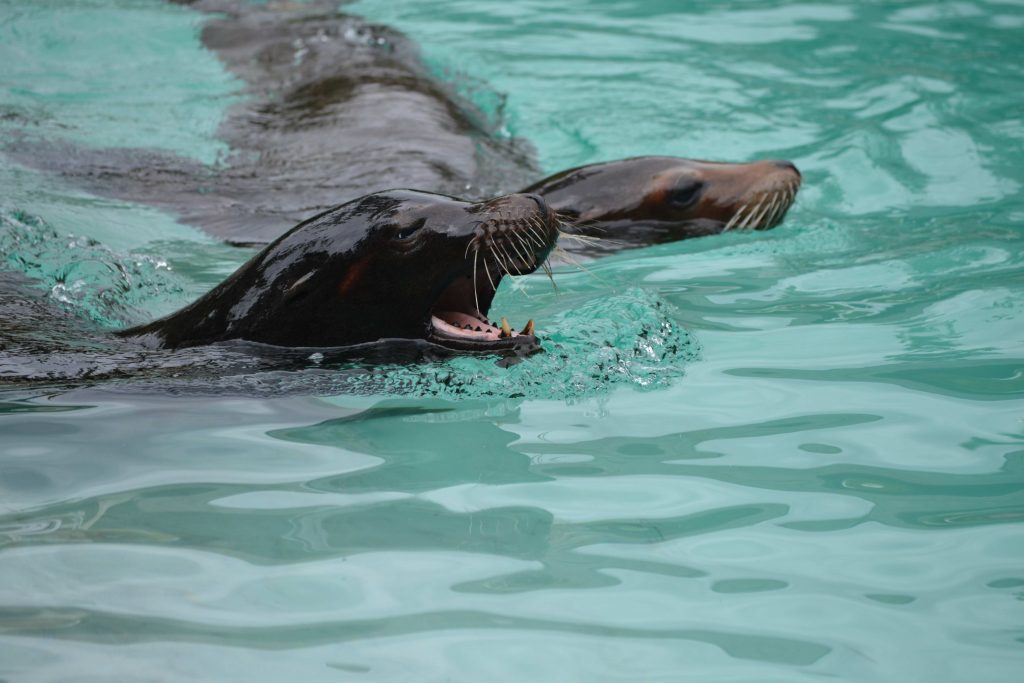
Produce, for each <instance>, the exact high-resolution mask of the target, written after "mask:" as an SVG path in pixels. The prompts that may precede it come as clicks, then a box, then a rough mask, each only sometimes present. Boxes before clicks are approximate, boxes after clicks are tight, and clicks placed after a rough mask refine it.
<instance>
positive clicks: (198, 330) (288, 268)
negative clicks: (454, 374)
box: [119, 190, 558, 353]
mask: <svg viewBox="0 0 1024 683" xmlns="http://www.w3.org/2000/svg"><path fill="white" fill-rule="evenodd" d="M557 236H558V221H557V218H556V216H555V214H554V212H553V211H552V210H551V208H550V207H548V205H547V204H546V203H545V202H544V201H543V200H542V199H541V198H539V197H537V196H535V195H524V194H518V195H508V196H504V197H499V198H497V199H492V200H490V201H486V202H481V203H476V204H473V203H469V202H464V201H460V200H457V199H453V198H451V197H447V196H443V195H437V194H431V193H426V192H417V191H412V190H392V191H387V192H377V193H374V194H370V195H366V196H364V197H361V198H359V199H356V200H353V201H351V202H348V203H347V204H343V205H341V206H338V207H335V208H333V209H331V210H329V211H326V212H324V213H322V214H320V215H318V216H315V217H313V218H310V219H309V220H307V221H305V222H303V223H300V224H299V225H297V226H296V227H295V228H293V229H292V230H291V231H289V232H288V233H286V234H285V235H283V236H282V237H280V238H279V239H277V240H276V241H274V242H273V243H272V244H270V245H269V246H267V247H266V248H265V249H263V251H261V252H260V253H259V254H257V255H256V256H254V257H253V258H252V259H251V260H249V261H248V262H247V263H246V264H245V265H243V266H242V267H241V268H239V269H238V270H237V271H236V272H235V273H234V274H233V275H232V276H230V277H229V278H228V279H227V280H225V281H224V282H223V283H221V284H220V285H218V286H217V287H215V288H214V289H213V290H211V291H210V292H209V293H207V294H206V295H205V296H203V297H201V298H200V299H198V300H197V301H195V302H194V303H192V304H191V305H189V306H187V307H186V308H184V309H182V310H180V311H178V312H177V313H174V314H172V315H169V316H167V317H165V318H162V319H160V320H157V321H155V322H151V323H149V324H146V325H142V326H140V327H135V328H131V329H128V330H124V331H122V332H120V333H119V334H120V335H121V336H123V337H133V338H137V339H139V340H140V341H143V342H144V343H148V344H151V345H153V346H161V347H165V348H182V347H188V346H198V345H205V344H211V343H215V342H220V341H227V340H235V339H238V340H246V341H250V342H260V343H264V344H271V345H275V346H301V347H347V346H353V345H359V344H365V343H371V342H378V341H381V340H424V341H427V342H430V343H433V344H436V345H438V346H441V347H444V348H446V349H451V350H455V351H459V352H488V353H493V352H502V351H516V352H517V353H522V352H530V351H532V350H536V349H537V348H539V345H538V343H537V337H536V333H535V330H534V325H533V321H532V320H531V321H529V322H527V323H526V324H525V325H524V326H523V328H522V329H521V330H520V331H515V330H513V329H512V327H511V326H510V325H509V324H508V323H507V322H506V321H505V319H504V318H501V323H493V322H489V320H488V317H487V314H488V312H489V309H490V307H491V302H492V300H493V298H494V294H495V292H496V290H497V288H498V285H499V284H500V282H501V279H502V276H503V275H506V274H507V275H522V274H526V273H530V272H533V271H534V270H536V269H537V268H538V267H539V266H540V265H541V264H542V263H543V262H544V260H545V259H546V258H547V256H548V254H549V252H550V251H551V248H552V246H553V245H554V243H555V240H556V238H557Z"/></svg>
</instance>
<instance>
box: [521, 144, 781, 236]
mask: <svg viewBox="0 0 1024 683" xmlns="http://www.w3.org/2000/svg"><path fill="white" fill-rule="evenodd" d="M800 182H801V176H800V171H798V170H797V168H796V166H794V165H793V164H792V162H789V161H754V162H749V163H726V162H720V161H700V160H695V159H681V158H679V157H663V156H647V157H636V158H632V159H622V160H619V161H608V162H603V163H598V164H590V165H588V166H580V167H577V168H572V169H569V170H567V171H562V172H561V173H557V174H555V175H553V176H550V177H548V178H545V179H544V180H541V181H540V182H537V183H534V184H533V185H531V186H529V187H527V188H526V189H524V190H523V192H530V193H533V194H537V195H540V196H541V197H543V198H544V201H546V202H547V203H548V204H549V205H550V206H551V208H553V209H554V210H555V211H556V212H558V214H559V215H560V217H562V218H563V219H564V220H565V225H564V227H563V230H564V232H566V233H568V234H575V235H584V236H591V237H595V238H598V239H597V240H596V241H589V240H586V241H584V242H583V243H582V244H583V248H582V250H583V251H592V252H597V253H600V252H606V251H612V250H615V249H619V248H622V247H624V246H642V245H646V244H657V243H661V242H672V241H675V240H681V239H686V238H690V237H700V236H703V235H714V234H718V233H721V232H728V231H730V230H767V229H769V228H773V227H775V226H776V225H778V224H779V223H781V222H782V219H783V218H785V216H786V212H787V211H788V210H789V208H790V206H792V204H793V201H794V199H795V198H796V193H797V191H798V190H799V189H800Z"/></svg>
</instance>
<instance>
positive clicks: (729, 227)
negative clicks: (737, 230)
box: [722, 204, 750, 232]
mask: <svg viewBox="0 0 1024 683" xmlns="http://www.w3.org/2000/svg"><path fill="white" fill-rule="evenodd" d="M748 206H750V205H749V204H744V205H743V206H741V207H740V209H739V211H737V212H736V213H734V214H733V215H732V218H730V219H729V222H728V223H726V224H725V227H724V228H722V232H729V231H730V230H732V229H733V226H735V225H736V223H737V222H738V221H739V219H740V216H742V215H743V212H744V211H746V209H747V207H748Z"/></svg>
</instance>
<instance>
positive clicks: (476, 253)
mask: <svg viewBox="0 0 1024 683" xmlns="http://www.w3.org/2000/svg"><path fill="white" fill-rule="evenodd" d="M478 256H480V250H479V249H476V250H474V251H473V303H474V304H476V312H477V314H479V313H480V290H479V289H477V286H476V262H477V257H478Z"/></svg>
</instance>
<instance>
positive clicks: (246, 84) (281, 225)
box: [4, 0, 538, 244]
mask: <svg viewBox="0 0 1024 683" xmlns="http://www.w3.org/2000/svg"><path fill="white" fill-rule="evenodd" d="M179 4H185V5H188V6H190V7H192V8H194V9H197V10H201V11H206V12H210V14H209V18H208V19H206V21H205V22H204V23H203V25H202V29H201V40H202V43H203V45H204V47H206V48H207V49H209V50H210V51H212V52H214V53H215V54H216V55H217V56H218V58H219V59H220V60H221V62H222V63H223V64H224V66H225V67H226V69H227V70H228V71H230V72H231V73H232V74H234V75H235V76H236V77H237V78H238V79H239V80H240V82H241V83H242V84H243V91H242V92H243V94H244V97H243V98H240V99H239V101H237V103H236V104H233V105H232V106H230V107H229V108H228V110H227V112H226V114H225V116H224V119H223V121H222V123H221V124H220V127H219V129H218V132H217V136H218V137H219V138H220V139H221V140H222V141H223V142H225V143H226V144H227V145H228V146H229V148H230V152H229V154H228V155H227V157H226V158H225V159H224V160H223V161H222V163H218V164H216V165H214V166H207V165H204V164H201V163H199V162H196V161H194V160H191V159H185V158H182V157H178V156H175V155H174V154H171V153H169V152H163V151H155V150H146V149H92V148H86V147H80V146H75V145H72V144H70V143H66V142H59V141H51V140H46V141H41V140H33V139H32V138H31V137H29V135H30V134H31V131H30V130H28V131H26V136H25V137H24V138H23V139H21V140H14V141H8V144H7V145H4V147H6V150H7V152H8V153H9V154H12V155H13V156H14V157H15V158H16V159H18V160H19V161H20V162H22V163H24V164H26V165H28V166H32V167H36V168H41V169H43V170H47V171H51V172H55V173H57V174H60V175H61V176H62V177H64V178H65V179H67V180H68V181H69V182H71V183H72V184H74V185H77V186H79V187H82V188H84V189H86V190H88V191H89V192H92V193H95V194H97V195H100V196H108V197H115V198H118V199H125V200H129V201H136V202H140V203H143V204H149V205H153V206H157V207H159V208H161V209H164V210H166V211H168V212H170V213H172V214H174V215H176V216H177V217H179V218H180V219H181V220H182V221H184V222H186V223H189V224H192V225H195V226H197V227H199V228H201V229H203V230H204V231H206V232H209V233H211V234H212V235H214V236H216V237H218V238H220V239H223V240H225V241H228V242H232V243H238V244H266V243H269V242H271V241H273V240H274V239H276V238H277V237H279V236H280V235H282V234H283V233H285V232H287V231H288V230H289V229H290V228H291V227H292V226H294V225H295V224H296V223H298V222H300V221H302V220H305V219H307V218H309V217H311V216H313V215H316V214H318V213H321V212H323V211H325V210H327V209H329V208H330V207H332V206H336V205H338V204H340V203H343V202H346V201H349V200H351V199H355V198H357V197H360V196H362V195H365V194H369V193H371V192H377V191H381V190H386V189H390V188H395V187H409V188H416V189H420V190H425V191H429V192H439V193H443V194H449V195H457V196H461V197H469V198H474V199H482V198H486V197H491V196H495V195H498V194H503V193H505V192H508V191H511V190H514V189H515V188H516V187H521V186H522V185H525V184H526V183H528V182H529V181H530V180H532V179H534V178H536V177H537V175H538V173H537V171H536V169H535V167H534V164H533V151H532V147H531V146H530V145H529V144H528V143H526V142H525V141H523V140H520V139H515V138H507V137H504V136H502V135H500V134H498V130H499V128H500V125H501V124H500V122H498V121H490V120H488V116H487V114H485V113H484V112H483V111H481V110H480V109H478V108H477V107H476V106H475V105H473V103H472V102H470V101H468V100H467V99H466V98H464V97H461V96H460V95H458V94H457V92H456V91H455V87H454V86H453V85H450V84H446V83H443V82H441V81H439V80H438V79H436V78H434V77H433V76H432V75H431V74H430V72H429V69H428V68H427V67H426V66H425V65H424V64H423V62H422V60H421V58H420V56H419V52H418V50H417V48H416V45H415V44H414V43H413V42H412V41H410V40H409V39H408V38H406V37H405V36H404V35H402V34H401V33H399V32H397V31H395V30H393V29H390V28H388V27H385V26H380V25H374V24H370V23H368V22H366V21H364V20H362V19H360V18H359V17H355V16H351V15H346V14H343V13H340V12H339V11H338V3H337V2H336V1H333V0H331V1H327V0H316V1H313V2H307V3H301V4H299V3H268V4H259V5H256V4H249V3H242V2H228V1H226V0H194V1H192V2H189V1H186V0H179Z"/></svg>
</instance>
